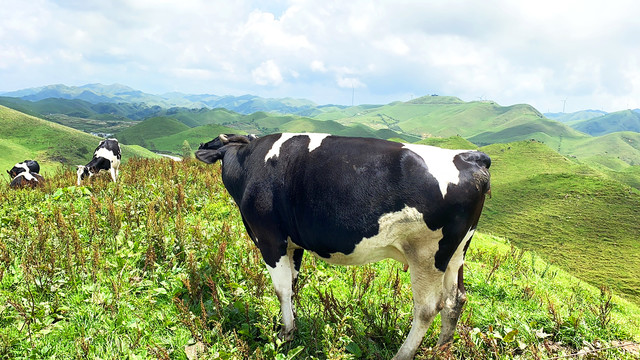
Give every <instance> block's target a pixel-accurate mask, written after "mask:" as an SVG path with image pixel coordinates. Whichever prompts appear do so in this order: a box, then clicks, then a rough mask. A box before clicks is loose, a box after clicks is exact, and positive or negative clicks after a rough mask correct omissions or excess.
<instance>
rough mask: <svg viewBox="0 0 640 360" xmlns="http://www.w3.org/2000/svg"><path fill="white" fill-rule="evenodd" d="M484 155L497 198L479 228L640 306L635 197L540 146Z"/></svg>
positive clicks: (638, 200) (639, 202) (638, 204)
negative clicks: (620, 293) (611, 288)
mask: <svg viewBox="0 0 640 360" xmlns="http://www.w3.org/2000/svg"><path fill="white" fill-rule="evenodd" d="M481 150H483V151H485V152H486V153H487V154H489V155H490V156H491V158H492V166H491V175H492V176H491V186H492V194H493V196H492V198H491V199H488V200H487V202H486V208H485V211H484V213H483V216H482V218H481V224H480V225H479V226H478V228H479V229H483V231H485V232H490V233H493V234H499V235H501V236H505V237H507V238H509V239H510V240H511V241H513V243H514V244H516V245H518V246H520V247H523V248H525V249H529V250H534V251H536V252H538V253H540V254H542V255H543V256H544V257H545V258H546V259H547V260H548V261H549V262H551V263H554V264H557V265H559V266H561V267H563V268H566V269H568V270H570V271H571V272H572V273H574V274H575V275H576V276H578V277H580V278H582V279H585V280H587V281H589V282H591V283H593V284H597V285H607V286H611V287H614V288H616V289H618V290H619V291H621V292H623V293H624V294H626V296H628V297H629V298H630V299H633V300H634V301H635V302H637V303H640V257H638V254H640V241H639V240H638V234H640V223H639V222H638V221H637V216H638V214H639V213H640V194H639V193H638V192H635V191H632V189H631V188H630V187H628V186H625V185H622V184H621V183H619V182H617V181H614V180H612V179H610V178H608V177H606V176H603V175H602V174H601V173H599V172H597V171H595V170H593V169H591V168H590V167H588V166H584V165H578V164H575V163H573V162H572V161H570V160H569V159H567V158H565V157H563V156H561V155H560V154H558V153H556V152H555V151H553V150H552V149H550V148H548V147H547V146H545V145H544V144H541V143H538V142H533V141H525V142H517V143H510V144H494V145H490V146H486V147H483V148H481Z"/></svg>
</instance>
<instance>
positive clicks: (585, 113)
mask: <svg viewBox="0 0 640 360" xmlns="http://www.w3.org/2000/svg"><path fill="white" fill-rule="evenodd" d="M543 115H544V116H546V117H547V118H549V119H552V120H556V121H560V122H563V123H568V122H572V121H581V120H589V119H592V118H595V117H599V116H603V115H607V112H606V111H602V110H581V111H576V112H572V113H544V114H543Z"/></svg>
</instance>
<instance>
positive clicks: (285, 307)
mask: <svg viewBox="0 0 640 360" xmlns="http://www.w3.org/2000/svg"><path fill="white" fill-rule="evenodd" d="M291 254H292V252H287V253H284V254H283V255H281V256H280V258H279V259H278V260H277V261H276V263H275V266H273V267H272V266H271V265H269V263H267V270H269V274H270V275H271V281H272V282H273V286H274V288H275V290H276V295H277V296H278V300H280V310H281V311H282V322H283V327H282V330H280V334H279V335H278V337H279V338H280V339H282V340H286V341H289V340H292V339H293V333H294V331H295V329H296V324H295V319H294V315H293V302H292V299H291V297H292V296H293V280H294V274H297V271H295V268H294V262H293V259H292V257H291Z"/></svg>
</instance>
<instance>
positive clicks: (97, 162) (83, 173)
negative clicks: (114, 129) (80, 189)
mask: <svg viewBox="0 0 640 360" xmlns="http://www.w3.org/2000/svg"><path fill="white" fill-rule="evenodd" d="M120 158H121V154H120V145H119V144H118V140H116V139H107V140H102V141H101V142H100V145H98V147H97V148H96V150H95V151H94V152H93V159H91V161H89V163H88V164H87V165H78V173H77V174H78V186H79V185H80V183H81V182H82V180H84V179H85V178H87V177H90V176H93V175H95V174H97V173H98V172H100V170H109V172H110V173H111V178H112V179H113V182H116V181H117V179H118V168H119V167H120Z"/></svg>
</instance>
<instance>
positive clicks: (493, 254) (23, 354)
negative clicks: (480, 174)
mask: <svg viewBox="0 0 640 360" xmlns="http://www.w3.org/2000/svg"><path fill="white" fill-rule="evenodd" d="M219 173H220V169H219V166H218V165H213V166H212V165H206V164H203V163H200V162H198V161H195V160H189V161H183V162H173V161H170V160H166V159H164V160H150V159H138V158H132V159H130V160H129V161H127V162H126V163H125V164H124V165H123V166H122V169H121V178H120V181H119V182H118V183H117V184H116V183H113V182H111V181H110V179H109V177H108V176H107V175H106V174H105V175H103V176H97V177H94V178H93V180H92V181H90V182H87V183H86V184H85V186H81V187H76V186H73V183H74V181H75V174H74V173H72V172H63V173H60V174H57V175H55V176H51V177H49V179H48V181H47V184H46V185H45V187H43V188H38V189H35V190H19V191H15V190H11V189H9V188H8V186H7V185H6V184H5V185H2V187H0V202H2V204H3V206H2V208H0V222H1V224H2V227H1V230H0V314H1V316H0V357H2V358H38V359H48V358H102V359H116V358H118V359H119V358H130V359H148V358H154V359H157V358H159V359H196V358H200V359H205V358H206V359H247V358H252V359H294V358H295V359H338V358H340V359H371V358H381V359H386V358H390V357H392V356H393V354H394V353H395V351H396V350H397V349H398V348H399V346H400V344H401V343H402V341H403V339H404V337H405V336H406V335H407V333H408V331H409V326H410V323H411V308H412V300H411V290H410V285H409V283H410V282H409V273H405V272H403V271H402V265H401V264H399V263H397V262H394V261H392V260H386V261H382V262H379V263H376V264H371V265H366V266H361V267H340V266H331V265H328V264H326V263H325V262H323V261H322V260H319V259H316V258H314V257H312V256H309V255H308V254H306V255H305V257H304V260H303V266H302V271H301V274H300V278H299V283H298V287H297V295H296V296H295V305H296V308H297V325H298V330H297V333H296V338H295V339H294V340H293V341H292V342H288V343H283V342H281V341H280V340H278V338H277V333H278V323H279V321H280V314H279V304H278V300H277V298H276V296H275V293H274V291H273V289H272V286H271V283H270V279H269V275H268V273H267V271H266V269H265V267H264V265H263V263H262V260H261V257H260V255H259V253H258V251H257V250H256V248H255V247H254V245H253V244H252V242H251V241H250V240H249V238H248V236H247V235H246V233H245V231H244V228H243V225H242V220H241V218H240V216H239V213H238V210H237V208H236V206H235V204H234V203H233V200H232V199H231V198H230V197H229V195H228V194H227V193H226V191H225V189H224V187H223V185H222V183H221V180H220V175H219ZM140 174H145V176H140ZM496 198H498V195H497V194H494V197H493V198H492V199H491V200H489V203H491V202H493V201H496ZM487 230H489V229H488V226H487V224H486V222H485V224H483V225H481V227H480V231H481V233H479V234H477V235H476V236H475V238H474V240H473V241H472V245H471V247H470V249H469V252H468V255H467V265H466V269H465V274H466V280H465V284H466V287H467V291H468V297H469V301H468V303H467V304H466V306H465V309H464V313H463V314H462V317H461V320H460V322H459V325H458V329H457V332H456V337H455V341H454V343H453V345H452V346H451V347H449V348H447V349H442V350H438V349H435V348H434V346H435V343H436V341H437V336H438V333H439V320H438V318H436V320H435V321H434V324H433V325H432V327H431V329H430V330H429V332H428V334H427V336H426V337H425V340H424V341H423V344H422V346H421V348H420V351H419V353H418V354H417V356H416V358H417V359H432V358H446V359H453V358H456V359H464V358H496V359H498V358H500V359H503V358H521V359H548V358H555V357H557V356H566V355H571V354H575V353H577V352H579V351H583V352H585V351H589V352H593V355H592V356H593V357H592V358H596V359H612V358H615V359H633V358H637V345H634V344H636V343H637V342H639V341H640V332H639V330H638V329H640V308H639V307H638V305H637V304H634V303H632V302H630V301H628V300H626V299H624V298H622V297H620V296H618V294H619V291H617V290H612V288H610V287H601V288H598V287H594V286H592V285H589V284H587V283H585V282H584V281H582V280H579V278H578V277H576V276H574V275H570V274H569V273H568V272H565V271H564V270H562V268H561V267H559V266H557V265H553V264H551V263H549V262H547V261H545V260H544V257H540V256H539V255H538V253H537V252H531V251H528V250H524V249H521V248H519V247H517V246H515V244H514V243H513V241H512V240H511V239H507V238H504V237H497V236H494V235H489V232H487ZM513 240H515V239H513ZM409 271H410V270H409ZM625 345H626V346H627V347H623V346H625ZM634 351H635V352H634Z"/></svg>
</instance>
